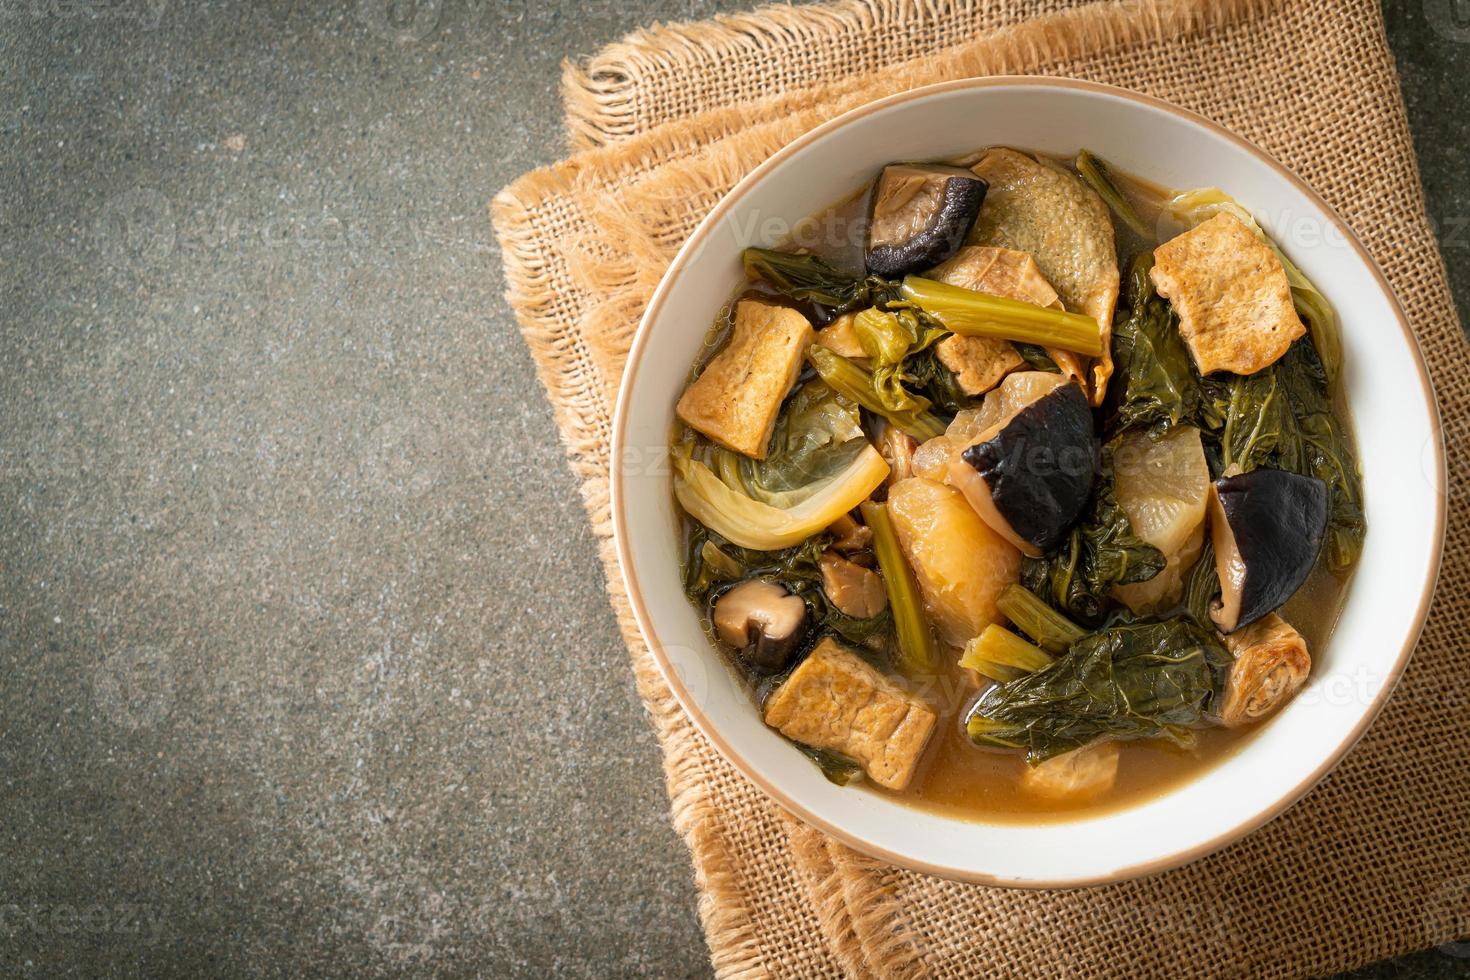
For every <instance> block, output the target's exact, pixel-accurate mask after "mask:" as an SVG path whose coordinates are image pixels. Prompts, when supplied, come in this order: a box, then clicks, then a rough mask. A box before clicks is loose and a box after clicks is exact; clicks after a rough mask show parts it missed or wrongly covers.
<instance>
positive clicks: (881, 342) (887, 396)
mask: <svg viewBox="0 0 1470 980" xmlns="http://www.w3.org/2000/svg"><path fill="white" fill-rule="evenodd" d="M852 329H853V333H855V334H856V335H857V338H858V343H860V344H862V346H863V353H864V354H866V355H867V357H868V366H869V369H870V370H871V371H872V374H873V389H874V391H876V392H877V393H878V397H879V398H880V399H882V401H883V403H884V404H885V405H887V406H889V407H890V408H893V409H896V410H899V411H904V410H906V409H907V408H911V407H912V406H914V405H916V404H918V403H919V402H920V401H924V402H925V404H926V405H927V404H928V403H927V400H926V399H923V398H922V397H921V396H918V395H915V394H914V393H912V392H910V391H909V389H908V388H907V387H905V385H906V384H913V385H917V384H918V380H919V379H918V378H917V377H916V376H914V375H913V374H911V373H909V363H908V362H910V361H911V359H913V358H914V357H915V356H916V355H919V354H922V353H924V352H926V351H928V350H930V349H931V348H932V347H933V346H934V345H935V344H936V343H938V342H939V341H940V340H943V339H944V338H945V337H947V336H949V331H947V330H945V329H944V328H942V327H939V326H937V325H935V324H934V323H932V322H931V321H929V320H928V319H927V318H923V319H921V318H920V317H919V316H918V314H916V313H915V312H914V311H913V310H909V309H896V310H891V311H890V310H880V309H877V308H875V307H870V308H868V309H866V310H863V311H862V312H861V313H859V314H857V316H855V317H853V326H852Z"/></svg>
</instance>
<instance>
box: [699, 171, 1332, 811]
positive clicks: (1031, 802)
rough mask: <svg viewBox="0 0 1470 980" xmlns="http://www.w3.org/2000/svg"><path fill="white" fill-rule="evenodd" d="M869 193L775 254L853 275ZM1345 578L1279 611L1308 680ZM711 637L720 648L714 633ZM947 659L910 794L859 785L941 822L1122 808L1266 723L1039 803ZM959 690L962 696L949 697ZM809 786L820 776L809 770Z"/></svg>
mask: <svg viewBox="0 0 1470 980" xmlns="http://www.w3.org/2000/svg"><path fill="white" fill-rule="evenodd" d="M982 153H983V151H979V152H977V153H975V154H971V155H969V156H967V157H966V158H964V159H963V160H957V161H953V162H955V163H966V162H973V161H975V160H978V159H979V158H980V156H981V155H982ZM1054 162H1056V163H1058V164H1061V165H1062V166H1065V167H1067V168H1068V169H1071V162H1070V161H1068V160H1062V159H1055V158H1054ZM1074 172H1075V171H1074ZM1112 175H1113V177H1114V180H1115V182H1116V184H1117V186H1118V187H1119V189H1120V190H1121V191H1122V192H1123V194H1124V196H1125V197H1127V198H1128V200H1129V202H1130V203H1132V204H1133V206H1134V208H1135V209H1136V210H1137V211H1138V214H1139V217H1140V218H1141V219H1142V220H1143V222H1144V223H1145V225H1147V226H1149V227H1152V228H1157V229H1158V230H1159V232H1160V235H1161V236H1162V237H1161V238H1160V241H1163V240H1166V239H1167V238H1168V237H1172V236H1173V235H1174V234H1177V233H1179V232H1180V231H1182V230H1183V229H1182V228H1181V227H1178V226H1176V225H1175V224H1174V222H1173V219H1171V218H1169V217H1168V216H1167V215H1166V213H1165V210H1164V202H1165V201H1166V200H1167V199H1168V198H1169V197H1171V196H1172V195H1173V192H1172V191H1169V190H1167V189H1165V188H1162V187H1159V186H1158V185H1156V184H1153V183H1151V182H1149V181H1147V180H1144V179H1142V178H1138V177H1135V176H1133V175H1131V174H1126V173H1119V172H1117V171H1113V172H1112ZM871 190H872V187H871V185H869V186H867V187H864V188H863V189H862V190H860V191H858V192H857V193H854V194H851V195H848V196H847V197H845V198H843V199H842V200H841V201H838V202H837V203H835V204H833V205H831V206H829V207H827V208H824V209H822V210H820V211H818V212H816V213H814V214H813V215H812V216H811V217H810V218H808V219H805V220H804V221H801V222H798V223H797V225H796V226H795V227H794V228H793V229H792V234H791V236H790V238H789V239H788V240H787V241H786V242H785V243H784V245H783V246H781V247H787V248H791V249H794V250H804V251H810V252H813V253H815V254H817V255H819V256H821V257H822V258H823V259H824V260H826V261H828V262H829V263H831V264H833V265H834V266H836V267H838V268H839V269H844V270H848V271H857V272H861V270H862V262H863V258H862V234H861V229H862V226H863V222H864V221H865V218H866V212H867V209H868V200H869V194H870V192H871ZM854 229H857V230H856V231H855V230H854ZM1114 230H1115V232H1116V234H1117V249H1118V258H1119V267H1120V268H1125V267H1126V262H1127V260H1128V258H1129V257H1130V256H1131V255H1132V254H1133V253H1134V252H1136V251H1138V250H1139V249H1143V248H1152V247H1153V246H1154V245H1155V244H1157V243H1156V242H1152V241H1146V240H1143V239H1140V238H1139V237H1138V236H1137V235H1135V234H1134V233H1133V232H1132V231H1130V230H1128V229H1127V228H1126V227H1125V226H1124V225H1123V224H1122V223H1121V222H1118V221H1116V220H1115V221H1114ZM732 305H733V304H732ZM729 313H730V307H726V308H725V309H723V310H721V311H720V314H719V315H718V316H717V317H716V318H715V321H714V324H713V326H712V327H711V331H710V335H709V338H708V341H707V347H706V349H705V351H704V352H702V355H701V357H700V358H699V359H698V361H697V362H696V364H695V365H694V368H693V370H692V372H691V374H690V380H691V381H692V380H693V378H694V377H695V375H696V374H697V373H698V371H699V369H700V367H701V366H702V364H703V363H704V362H705V361H706V360H707V359H708V357H709V356H710V355H711V354H713V352H714V351H715V350H716V349H717V348H718V346H719V345H720V343H721V342H722V340H723V338H724V337H725V335H726V334H727V333H728V331H729V324H730V321H729ZM1333 410H1334V412H1335V413H1336V414H1337V416H1338V418H1339V419H1340V420H1342V421H1343V423H1344V425H1345V428H1346V429H1347V430H1348V433H1349V437H1351V430H1352V424H1351V416H1350V414H1349V412H1348V408H1347V406H1346V404H1345V403H1344V402H1343V400H1342V398H1341V397H1340V395H1339V397H1337V398H1335V399H1334V404H1333ZM679 428H680V429H682V426H680V427H679ZM686 525H687V519H686ZM1350 579H1351V572H1349V573H1348V575H1345V576H1338V575H1334V574H1333V573H1332V572H1330V571H1328V570H1327V569H1326V567H1325V566H1324V565H1322V564H1320V563H1319V564H1318V567H1317V568H1316V569H1315V570H1314V571H1313V572H1312V574H1311V576H1310V577H1309V578H1308V580H1307V582H1306V583H1305V584H1304V585H1303V586H1302V588H1301V589H1299V590H1298V591H1297V593H1296V594H1295V595H1294V596H1293V597H1292V598H1291V600H1290V601H1289V602H1288V603H1287V604H1286V605H1285V606H1284V607H1283V608H1282V609H1281V615H1282V617H1283V618H1285V619H1286V620H1287V621H1288V622H1290V623H1291V624H1292V625H1293V626H1294V627H1295V628H1296V629H1297V630H1298V632H1300V633H1301V634H1302V636H1303V637H1304V638H1305V639H1306V641H1307V646H1308V649H1309V650H1310V651H1311V652H1312V655H1313V658H1314V664H1313V670H1314V673H1315V672H1316V671H1319V670H1321V669H1322V665H1321V663H1320V660H1319V651H1322V650H1324V649H1325V648H1326V644H1327V641H1328V638H1329V637H1330V636H1331V634H1332V631H1333V628H1334V627H1335V626H1336V624H1337V619H1338V616H1339V614H1340V613H1341V610H1342V605H1343V602H1344V601H1345V599H1346V594H1347V588H1348V585H1349V582H1350ZM707 625H708V624H706V626H707ZM710 639H711V642H714V643H715V645H716V646H719V644H718V643H717V642H716V641H715V638H714V637H713V635H711V637H710ZM725 652H726V654H727V655H728V659H729V660H730V661H731V666H732V668H733V669H734V670H735V671H736V672H737V674H739V675H741V676H742V677H745V678H746V681H747V684H748V686H750V688H751V690H752V694H753V695H755V694H756V691H757V687H758V685H756V684H754V683H753V682H751V678H750V677H749V675H747V674H746V673H745V672H744V671H743V670H742V669H741V667H740V666H739V664H738V662H737V660H736V658H735V657H734V656H733V655H731V654H730V651H725ZM948 654H949V656H948V657H947V662H948V663H950V664H951V666H950V668H949V673H948V674H947V675H946V676H944V677H941V678H938V679H937V680H938V683H937V684H933V685H930V689H929V690H928V691H926V692H924V693H925V694H926V695H927V700H929V701H930V702H931V703H933V704H936V705H937V706H938V707H939V710H940V719H939V723H938V726H937V729H936V731H935V734H934V737H933V738H932V739H931V740H930V742H929V745H928V746H927V748H926V749H925V751H924V756H923V758H922V759H921V761H920V763H919V767H918V769H917V771H916V772H915V774H914V777H913V779H912V781H911V782H910V784H909V786H908V787H907V788H906V789H904V790H902V791H893V790H887V789H882V788H880V787H875V786H872V784H865V785H867V786H868V787H869V789H870V790H872V791H874V792H878V793H880V794H882V795H884V796H888V797H891V798H893V799H896V800H899V801H901V802H903V803H904V804H906V805H909V806H914V807H917V808H920V809H923V810H929V811H933V812H937V813H942V814H944V815H946V816H950V817H957V818H960V819H973V820H984V821H989V822H996V823H1036V822H1039V821H1059V820H1069V819H1076V818H1078V817H1080V816H1084V815H1086V816H1093V815H1097V814H1099V813H1104V812H1108V811H1114V810H1119V809H1123V808H1126V807H1129V806H1133V805H1136V804H1138V803H1142V802H1144V801H1146V800H1148V799H1151V798H1154V797H1156V796H1159V795H1161V794H1163V793H1166V792H1168V791H1170V790H1172V789H1174V788H1175V787H1177V786H1179V785H1180V784H1182V783H1184V782H1186V781H1188V780H1190V779H1193V778H1195V777H1197V776H1199V775H1201V774H1202V773H1203V772H1205V771H1206V770H1207V769H1209V768H1210V767H1212V766H1215V765H1217V764H1219V763H1220V762H1222V761H1223V760H1225V759H1227V758H1229V757H1230V756H1231V755H1232V754H1233V753H1235V752H1236V751H1238V750H1239V749H1240V748H1241V747H1242V746H1243V745H1244V744H1246V742H1247V741H1248V740H1249V739H1250V738H1251V737H1252V736H1253V735H1254V733H1255V732H1256V731H1258V730H1259V728H1260V726H1261V725H1264V724H1269V723H1270V719H1269V718H1268V719H1266V720H1265V721H1263V722H1261V723H1260V724H1258V725H1254V726H1250V727H1246V728H1240V729H1224V728H1219V727H1205V728H1200V729H1198V730H1196V731H1195V732H1194V735H1195V743H1194V744H1193V745H1192V746H1189V747H1183V746H1179V745H1176V744H1175V743H1173V742H1171V741H1169V740H1166V739H1151V740H1140V741H1131V742H1124V743H1123V744H1122V745H1121V753H1120V756H1119V765H1118V778H1117V781H1116V783H1115V784H1114V785H1113V787H1112V788H1111V789H1110V790H1108V791H1107V792H1106V793H1105V794H1103V795H1102V796H1100V797H1096V798H1093V799H1089V800H1085V801H1081V802H1065V801H1056V800H1051V799H1043V798H1040V797H1037V796H1034V795H1030V794H1028V793H1027V792H1026V791H1025V790H1023V789H1022V786H1021V774H1022V772H1023V771H1024V768H1025V765H1026V763H1025V760H1024V757H1023V756H1022V754H1021V753H1019V752H1016V751H1012V750H1005V749H998V748H981V747H979V746H977V745H975V744H974V743H973V742H971V741H970V739H969V738H968V737H967V736H966V735H965V733H964V718H965V715H966V714H967V712H968V709H969V707H970V705H971V704H973V703H974V700H975V698H976V696H977V695H978V693H979V689H978V688H976V687H975V684H974V679H973V678H974V675H972V674H970V672H968V671H966V670H964V669H962V668H960V667H959V666H958V664H957V663H956V661H957V659H958V655H959V653H958V651H956V650H950V651H948ZM966 691H968V694H963V693H957V692H966ZM812 778H814V779H820V778H821V776H820V774H819V773H818V772H817V771H816V770H815V768H814V770H813V773H812Z"/></svg>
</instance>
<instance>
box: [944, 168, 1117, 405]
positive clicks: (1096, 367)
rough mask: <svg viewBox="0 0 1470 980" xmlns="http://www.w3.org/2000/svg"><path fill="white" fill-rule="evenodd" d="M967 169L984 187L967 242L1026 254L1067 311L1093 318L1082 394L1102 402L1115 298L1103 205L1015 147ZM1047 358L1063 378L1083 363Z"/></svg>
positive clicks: (1069, 177)
mask: <svg viewBox="0 0 1470 980" xmlns="http://www.w3.org/2000/svg"><path fill="white" fill-rule="evenodd" d="M971 169H972V170H974V171H975V173H976V174H978V175H979V176H981V177H983V178H984V179H985V181H986V183H988V184H989V185H990V189H989V190H988V191H987V192H986V194H985V203H984V204H982V205H981V206H980V216H979V217H978V218H976V219H975V227H974V228H973V229H972V230H971V231H970V237H969V242H970V244H972V245H995V246H1000V247H1003V248H1010V249H1015V250H1017V251H1020V252H1025V253H1027V254H1029V255H1031V257H1032V258H1033V259H1034V260H1035V262H1036V267H1037V268H1038V269H1039V270H1040V271H1041V274H1042V276H1044V277H1045V278H1046V281H1047V282H1048V283H1049V284H1050V285H1051V286H1053V287H1055V289H1056V291H1057V294H1058V296H1060V298H1061V300H1062V302H1063V303H1064V304H1065V305H1066V308H1067V309H1069V310H1071V311H1072V312H1074V313H1085V314H1086V315H1088V316H1090V317H1092V318H1093V319H1094V320H1096V321H1097V325H1098V327H1099V328H1100V329H1101V330H1102V340H1103V355H1102V357H1100V358H1098V359H1096V360H1094V361H1091V362H1088V363H1089V364H1090V374H1091V377H1090V378H1088V379H1087V383H1086V384H1084V385H1083V389H1084V390H1085V391H1087V392H1088V394H1089V396H1090V397H1091V400H1092V404H1094V405H1100V404H1102V400H1103V396H1104V395H1105V394H1106V392H1107V384H1108V379H1109V378H1110V377H1111V376H1112V374H1113V359H1112V355H1111V354H1110V353H1108V350H1109V347H1110V343H1109V338H1110V337H1111V336H1112V332H1113V307H1114V306H1115V305H1116V304H1117V301H1118V257H1117V253H1116V252H1115V251H1114V245H1113V221H1112V217H1111V215H1110V214H1109V213H1108V206H1107V205H1106V204H1104V203H1103V200H1102V198H1100V197H1098V196H1097V194H1095V193H1093V191H1092V188H1090V187H1088V186H1087V185H1086V184H1084V183H1083V182H1082V181H1081V179H1079V178H1078V177H1077V175H1076V174H1073V173H1071V172H1069V171H1067V170H1065V169H1063V168H1062V167H1060V166H1058V165H1057V164H1054V163H1051V162H1050V161H1048V160H1044V159H1040V160H1039V159H1037V158H1035V157H1032V156H1028V155H1026V154H1024V153H1018V152H1016V151H1015V150H1008V149H1005V148H997V149H993V150H990V151H989V152H987V153H986V154H985V156H984V157H983V158H981V160H980V162H979V163H977V164H975V166H974V167H972V168H971ZM1052 359H1053V360H1056V361H1057V366H1058V367H1060V368H1061V369H1062V370H1063V371H1065V372H1067V373H1068V374H1069V375H1072V374H1073V370H1074V369H1076V370H1082V365H1083V362H1082V359H1081V358H1077V357H1063V358H1062V359H1061V360H1058V359H1057V355H1056V354H1053V355H1052ZM1064 360H1065V361H1067V363H1063V361H1064ZM1073 376H1075V375H1073Z"/></svg>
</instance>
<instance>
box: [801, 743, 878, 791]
mask: <svg viewBox="0 0 1470 980" xmlns="http://www.w3.org/2000/svg"><path fill="white" fill-rule="evenodd" d="M791 744H792V745H795V746H796V747H797V748H798V749H800V750H801V754H802V755H804V756H806V757H807V758H808V759H810V760H812V762H814V763H816V765H817V768H818V769H820V770H822V775H823V776H826V777H827V781H828V782H830V783H836V784H837V785H838V786H847V785H848V784H850V783H854V782H856V781H857V780H859V779H862V778H863V767H862V765H861V764H860V763H859V762H858V761H857V760H856V759H849V758H848V757H847V756H845V755H842V754H841V753H839V752H831V751H828V750H827V749H817V748H813V747H812V746H810V745H807V744H806V743H804V742H792V743H791Z"/></svg>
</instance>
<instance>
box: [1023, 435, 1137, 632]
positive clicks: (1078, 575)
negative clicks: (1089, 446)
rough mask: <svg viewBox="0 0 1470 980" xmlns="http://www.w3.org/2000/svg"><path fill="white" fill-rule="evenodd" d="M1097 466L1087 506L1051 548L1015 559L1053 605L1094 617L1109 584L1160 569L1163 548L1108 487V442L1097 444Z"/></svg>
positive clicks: (1104, 603) (1102, 610) (1104, 604)
mask: <svg viewBox="0 0 1470 980" xmlns="http://www.w3.org/2000/svg"><path fill="white" fill-rule="evenodd" d="M1102 460H1103V472H1102V475H1101V476H1100V477H1099V478H1098V480H1097V482H1096V483H1095V484H1094V486H1093V489H1092V500H1091V502H1090V503H1089V504H1088V509H1087V511H1086V512H1085V513H1084V514H1083V517H1082V519H1081V520H1080V521H1078V522H1077V524H1076V525H1074V526H1073V528H1072V532H1071V533H1070V534H1069V535H1068V536H1067V540H1066V541H1064V542H1063V543H1062V544H1061V546H1060V547H1059V548H1057V550H1056V551H1054V552H1052V553H1051V554H1049V555H1045V556H1043V557H1041V558H1026V559H1024V560H1023V561H1022V562H1021V584H1023V585H1024V586H1026V588H1028V589H1030V590H1031V591H1032V592H1034V593H1036V594H1037V595H1038V596H1040V597H1042V598H1043V599H1044V600H1046V601H1047V602H1049V603H1051V604H1052V605H1054V606H1056V607H1057V608H1058V609H1061V610H1062V611H1064V612H1066V613H1068V614H1069V615H1072V616H1075V617H1077V618H1078V619H1080V620H1082V621H1083V622H1086V623H1097V622H1099V621H1100V620H1101V619H1102V618H1103V617H1104V616H1105V615H1106V614H1107V609H1108V603H1109V600H1108V591H1109V590H1110V589H1111V588H1112V587H1113V586H1115V585H1131V584H1133V583H1134V582H1146V581H1148V580H1149V579H1151V578H1153V577H1154V576H1155V575H1157V574H1159V572H1161V571H1163V570H1164V565H1165V564H1166V561H1165V558H1164V555H1163V552H1161V551H1159V549H1157V548H1155V547H1154V546H1153V545H1151V544H1148V543H1147V542H1145V541H1144V540H1143V539H1142V538H1140V537H1139V536H1138V535H1137V534H1135V533H1134V532H1133V525H1131V524H1130V523H1128V514H1127V513H1126V512H1125V511H1124V510H1123V508H1122V507H1121V506H1119V504H1118V498H1117V495H1116V494H1115V493H1114V492H1113V462H1112V450H1111V448H1110V447H1107V446H1105V447H1103V454H1102Z"/></svg>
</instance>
